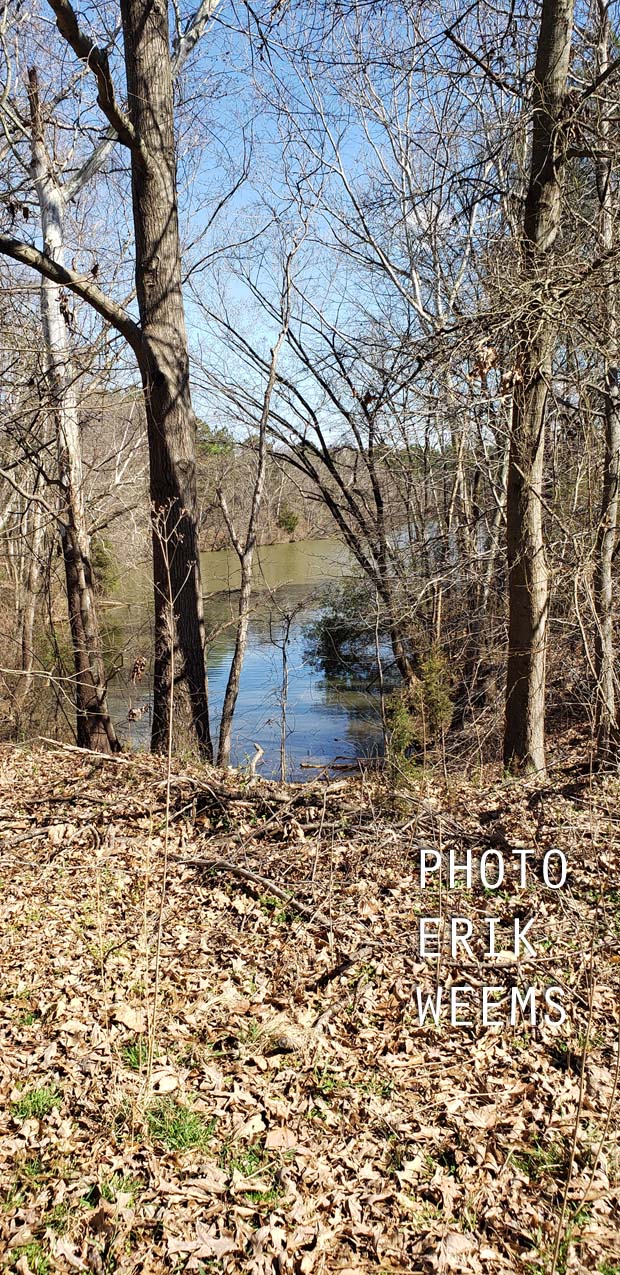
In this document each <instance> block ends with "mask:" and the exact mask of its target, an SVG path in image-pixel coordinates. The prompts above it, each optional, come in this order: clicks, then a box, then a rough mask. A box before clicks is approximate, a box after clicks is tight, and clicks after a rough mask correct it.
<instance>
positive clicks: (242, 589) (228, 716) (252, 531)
mask: <svg viewBox="0 0 620 1275" xmlns="http://www.w3.org/2000/svg"><path fill="white" fill-rule="evenodd" d="M298 246H299V245H296V246H295V247H294V248H293V249H292V250H291V251H290V252H289V253H288V255H287V257H286V262H285V265H284V272H283V282H282V293H281V326H280V331H279V333H278V336H277V338H276V341H275V343H274V345H273V348H272V350H271V355H270V360H269V370H268V375H267V384H266V386H265V392H264V396H263V406H262V411H261V414H260V420H259V423H258V440H257V447H256V473H255V476H254V489H253V493H252V502H251V505H250V511H249V515H248V520H247V526H246V530H245V536H244V538H243V540H241V539H240V537H239V535H238V533H237V530H236V528H235V526H234V523H233V520H232V518H231V515H230V512H229V509H228V505H227V503H226V498H225V496H224V491H223V489H222V487H221V486H220V487H219V488H218V497H219V501H220V506H221V509H222V514H223V516H224V521H225V523H226V527H227V529H228V534H229V536H230V540H231V543H232V545H233V548H234V550H235V553H236V554H237V557H238V559H239V566H240V569H241V580H240V585H239V599H238V604H237V624H236V632H235V646H234V650H233V657H232V662H231V666H230V671H229V674H228V681H227V683H226V692H225V694H224V703H223V705H222V716H221V720H220V735H219V744H218V750H217V762H218V766H229V765H230V749H231V742H232V725H233V716H234V712H235V707H236V704H237V698H238V695H239V682H240V679H241V669H242V667H243V660H244V657H245V650H246V646H247V639H248V625H249V621H250V604H251V596H252V571H253V565H254V552H255V549H256V543H257V535H258V529H259V519H260V514H261V508H262V503H263V495H264V491H265V476H266V469H267V454H268V424H269V414H270V409H271V399H272V396H273V391H274V387H275V384H276V377H277V367H278V358H279V355H280V350H281V349H282V346H283V344H284V341H285V339H286V335H287V332H288V327H289V322H290V294H291V267H292V263H293V260H294V257H295V254H296V252H297V248H298Z"/></svg>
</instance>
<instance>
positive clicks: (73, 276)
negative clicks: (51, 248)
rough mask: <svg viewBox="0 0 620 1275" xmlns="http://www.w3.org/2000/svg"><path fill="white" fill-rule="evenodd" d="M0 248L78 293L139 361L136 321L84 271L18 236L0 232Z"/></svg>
mask: <svg viewBox="0 0 620 1275" xmlns="http://www.w3.org/2000/svg"><path fill="white" fill-rule="evenodd" d="M0 252H1V253H4V255H5V256H6V257H11V258H12V259H13V261H18V262H19V264H20V265H22V266H30V268H31V269H33V270H37V271H38V273H39V274H40V275H44V277H45V278H46V279H51V280H52V283H59V284H61V285H62V287H63V288H69V289H70V290H71V292H74V293H75V295H76V296H77V297H81V298H82V300H83V301H86V302H87V304H88V305H90V306H92V308H93V310H96V311H97V314H100V315H101V317H102V319H105V320H106V322H107V323H110V324H111V325H112V327H113V328H116V330H117V332H120V334H121V336H123V337H124V338H125V340H126V341H127V343H128V345H130V346H131V348H132V350H133V351H134V353H135V355H136V357H137V359H138V361H140V358H141V356H142V352H143V345H144V343H143V338H142V332H141V331H140V328H139V326H138V324H137V323H134V320H133V319H132V318H130V316H129V315H128V314H127V311H126V310H123V308H122V306H120V305H117V304H116V302H115V301H112V299H111V298H110V297H107V296H106V294H105V292H102V291H101V288H98V287H97V285H96V283H92V282H91V281H90V279H86V278H85V277H84V275H79V274H77V273H76V272H75V270H67V268H66V266H61V265H59V264H58V262H56V261H53V260H52V258H51V257H48V256H46V255H45V253H43V252H39V249H38V248H33V247H31V245H30V244H25V243H22V242H21V240H20V239H12V238H11V237H10V235H0Z"/></svg>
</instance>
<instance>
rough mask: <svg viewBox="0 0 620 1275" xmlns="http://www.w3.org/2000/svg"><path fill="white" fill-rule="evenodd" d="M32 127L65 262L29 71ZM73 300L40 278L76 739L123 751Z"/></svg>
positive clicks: (58, 208)
mask: <svg viewBox="0 0 620 1275" xmlns="http://www.w3.org/2000/svg"><path fill="white" fill-rule="evenodd" d="M28 79H29V99H30V117H31V127H32V175H33V179H34V184H35V188H36V192H37V197H38V201H39V210H40V217H41V230H42V234H43V245H44V252H45V254H46V256H47V257H51V259H52V260H53V261H55V262H58V263H59V264H60V265H62V264H63V259H64V241H63V220H64V211H65V207H64V199H63V196H62V193H61V191H60V188H59V186H58V184H57V183H56V181H55V180H54V175H53V173H52V170H51V165H50V163H49V157H48V153H47V148H46V145H45V138H44V129H43V120H42V117H41V109H40V102H39V91H38V84H37V73H36V70H35V69H34V68H31V69H30V71H29V73H28ZM67 313H68V309H67V298H66V294H64V293H63V290H62V288H61V287H60V286H59V285H58V284H57V283H53V282H52V281H51V280H50V279H46V278H42V280H41V320H42V325H43V339H44V344H45V364H46V380H47V392H48V395H49V403H50V410H51V414H52V417H53V422H54V427H55V432H56V446H57V454H58V480H59V487H60V497H61V509H60V515H59V523H60V539H61V545H62V553H63V560H64V567H65V580H66V588H67V605H68V610H69V624H70V628H71V640H72V645H73V662H74V668H75V681H74V690H75V706H76V715H77V730H76V737H77V742H78V744H79V746H80V747H81V748H91V749H94V750H95V751H97V752H118V750H119V743H118V739H117V737H116V732H115V730H114V725H113V723H112V720H111V718H110V714H109V712H108V706H107V697H106V680H105V670H104V665H103V657H102V653H101V640H100V635H99V626H98V623H97V612H96V607H95V594H94V588H93V579H92V572H91V564H90V538H89V535H88V528H87V522H86V511H85V508H84V485H83V473H82V444H81V439H80V426H79V419H78V406H77V399H76V393H75V375H74V370H73V367H72V365H71V359H70V355H69V338H68V331H67Z"/></svg>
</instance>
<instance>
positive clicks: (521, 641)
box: [504, 0, 573, 772]
mask: <svg viewBox="0 0 620 1275" xmlns="http://www.w3.org/2000/svg"><path fill="white" fill-rule="evenodd" d="M572 28H573V0H543V6H542V13H541V19H540V33H539V37H538V48H537V54H536V66H535V70H534V90H533V94H534V96H533V115H532V147H531V160H530V177H529V184H528V190H527V196H526V201H525V212H524V220H523V237H522V244H521V282H522V287H523V289H524V291H525V298H526V300H525V305H524V314H523V317H522V318H521V320H520V322H519V328H518V333H517V345H516V360H515V369H516V371H517V376H518V379H517V383H516V384H515V385H514V389H513V410H512V422H511V443H510V460H509V466H508V492H507V546H508V590H509V620H508V665H507V684H506V724H505V730H504V764H505V766H506V767H507V768H509V769H511V770H513V769H518V768H525V769H534V770H537V771H539V772H544V770H545V669H546V659H547V621H548V607H549V584H548V573H547V563H546V559H545V544H544V535H543V517H542V515H543V510H542V500H541V497H542V483H543V471H544V443H545V409H546V403H547V395H548V392H549V387H550V382H551V373H552V360H553V353H554V345H555V341H556V334H557V327H558V315H557V309H556V310H554V306H553V302H552V299H551V298H552V289H553V277H552V275H551V274H550V271H552V263H553V248H554V245H555V241H556V238H557V235H558V230H559V227H560V218H561V213H562V186H563V181H564V169H565V163H566V149H567V143H566V131H565V129H564V127H563V124H564V110H565V104H566V84H567V76H568V67H569V60H570V51H571V40H572Z"/></svg>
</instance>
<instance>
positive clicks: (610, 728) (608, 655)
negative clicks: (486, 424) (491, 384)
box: [594, 0, 620, 765]
mask: <svg viewBox="0 0 620 1275" xmlns="http://www.w3.org/2000/svg"><path fill="white" fill-rule="evenodd" d="M610 7H611V6H610V5H609V4H608V3H605V0H600V2H599V8H600V33H599V40H598V48H597V65H596V72H597V78H599V77H603V80H604V79H605V76H606V74H607V72H608V70H609V66H610V39H611V24H610V13H609V11H610ZM608 87H609V85H605V86H604V87H603V89H602V90H601V94H602V96H601V103H600V108H599V109H600V119H599V121H598V137H597V140H596V146H597V148H598V157H597V160H596V187H597V194H598V200H599V205H600V213H599V227H600V230H599V251H600V255H601V257H602V258H603V260H604V263H605V264H604V266H603V278H602V281H601V282H602V289H601V294H602V314H603V333H604V337H603V341H604V357H605V387H604V393H603V412H604V422H605V449H604V458H603V483H602V497H601V511H600V519H599V526H598V534H597V541H596V568H595V576H594V604H595V612H596V632H595V641H594V657H595V669H596V677H597V699H596V721H595V726H596V737H597V741H596V742H597V755H598V760H599V763H600V764H601V765H608V764H609V763H610V762H611V761H614V760H616V759H617V755H618V745H619V743H620V739H619V735H618V705H617V687H616V680H617V679H616V667H615V661H616V649H615V647H616V644H615V642H614V609H613V597H614V580H613V563H614V555H615V552H616V549H617V545H618V531H619V525H618V515H619V507H618V502H619V497H620V367H619V357H618V319H617V308H616V292H617V284H616V280H615V278H614V272H615V267H614V263H613V248H614V241H615V217H614V214H615V208H614V202H615V199H616V198H617V194H616V191H615V189H614V172H615V165H614V161H613V151H612V141H611V106H610V101H609V95H608V92H607V89H608Z"/></svg>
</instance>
